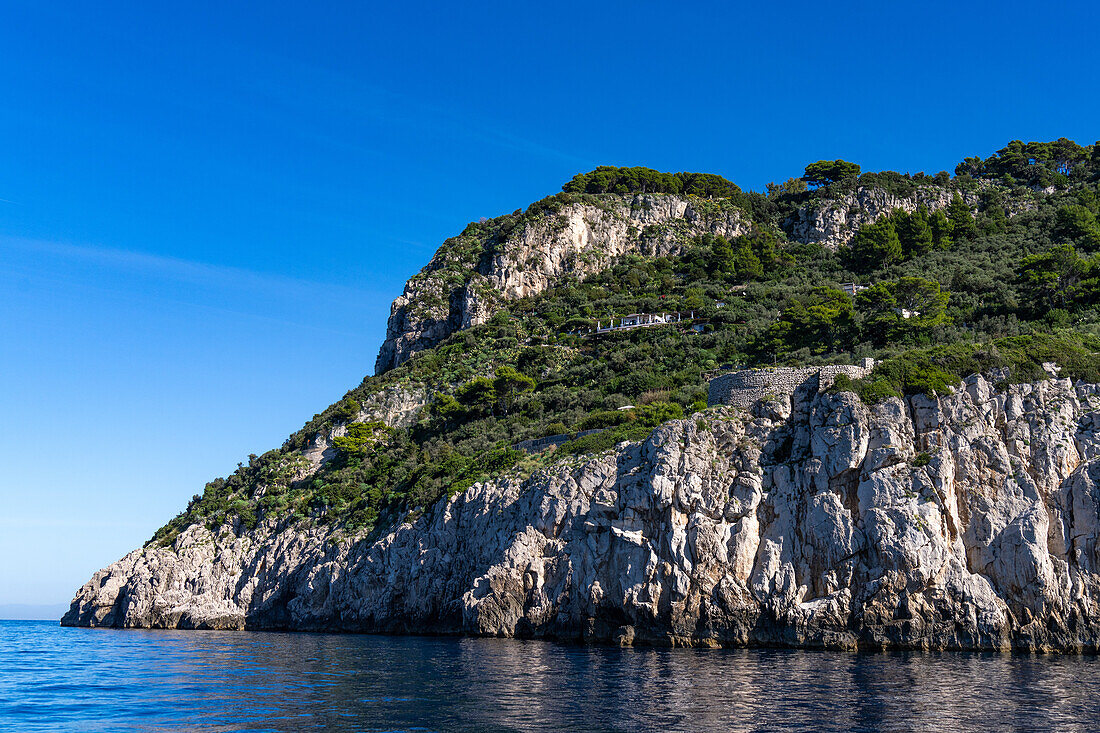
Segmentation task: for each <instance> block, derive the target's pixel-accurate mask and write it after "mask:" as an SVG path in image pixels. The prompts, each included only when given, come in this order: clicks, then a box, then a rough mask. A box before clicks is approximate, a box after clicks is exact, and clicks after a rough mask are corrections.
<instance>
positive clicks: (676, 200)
mask: <svg viewBox="0 0 1100 733" xmlns="http://www.w3.org/2000/svg"><path fill="white" fill-rule="evenodd" d="M748 231H749V225H748V219H747V217H746V216H745V215H744V214H743V213H742V212H741V211H740V210H739V209H737V208H736V207H734V206H733V205H732V204H731V203H730V202H728V201H726V200H712V199H701V198H698V197H680V196H672V195H663V194H641V195H637V196H633V197H620V196H604V197H601V198H600V199H599V200H598V204H597V203H570V204H565V205H563V206H562V207H561V208H560V209H559V210H558V211H557V212H556V213H543V214H539V215H533V216H529V217H525V218H524V221H523V222H522V223H521V224H520V225H519V226H517V227H515V228H514V229H513V230H511V232H509V233H508V234H507V235H505V236H504V237H503V239H501V240H500V241H494V240H488V241H481V240H477V239H476V237H474V236H473V235H470V236H467V235H464V236H463V237H459V238H456V239H454V240H448V242H447V243H446V244H445V245H444V246H443V247H441V248H440V250H439V251H438V252H436V254H435V256H434V257H433V258H432V261H431V262H429V263H428V265H427V266H426V267H425V268H424V269H423V270H421V271H420V272H419V273H418V274H417V275H415V276H414V277H413V278H411V279H410V280H409V282H408V283H406V285H405V290H404V292H403V293H402V294H401V296H400V297H398V298H397V299H396V300H394V302H393V305H392V307H391V309H390V318H389V322H388V323H387V326H386V340H385V342H384V343H383V344H382V348H381V349H380V351H379V354H378V360H377V362H376V364H375V373H376V374H381V373H382V372H385V371H386V370H388V369H391V368H393V367H395V366H397V365H399V364H402V363H404V362H405V361H407V360H408V359H409V357H411V356H412V355H413V354H415V353H417V352H418V351H422V350H424V349H427V348H431V347H432V346H434V345H435V344H437V343H439V342H440V341H442V340H443V339H445V338H446V337H447V336H449V335H450V334H452V333H454V332H455V331H458V330H459V329H462V328H468V327H470V326H474V325H477V324H480V323H484V322H485V321H487V320H488V319H489V318H490V317H491V316H492V315H493V313H495V312H496V310H497V309H498V305H499V303H500V302H501V301H507V300H514V299H517V298H523V297H526V296H530V295H535V294H537V293H540V292H542V291H543V290H545V289H547V288H548V287H550V286H551V285H553V284H554V283H556V282H558V280H559V279H560V278H561V277H563V276H565V275H577V276H583V275H587V274H592V273H596V272H599V271H601V270H604V269H606V268H607V267H608V266H609V265H611V264H613V263H614V262H615V261H616V260H618V259H620V258H622V257H623V256H625V255H628V254H638V255H644V256H649V257H658V256H663V255H668V254H675V253H677V252H679V251H680V249H681V247H682V246H683V244H684V243H685V242H686V241H688V240H689V239H690V238H691V237H693V236H695V235H698V234H702V233H707V232H709V233H714V234H721V235H723V236H726V237H734V236H739V235H741V234H744V233H746V232H748Z"/></svg>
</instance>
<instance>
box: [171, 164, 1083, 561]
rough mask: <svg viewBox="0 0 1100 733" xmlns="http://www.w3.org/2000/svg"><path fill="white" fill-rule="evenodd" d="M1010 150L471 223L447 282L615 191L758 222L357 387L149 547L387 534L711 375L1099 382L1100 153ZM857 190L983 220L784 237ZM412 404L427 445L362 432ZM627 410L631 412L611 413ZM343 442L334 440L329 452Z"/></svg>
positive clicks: (686, 402)
mask: <svg viewBox="0 0 1100 733" xmlns="http://www.w3.org/2000/svg"><path fill="white" fill-rule="evenodd" d="M1017 148H1018V146H1014V145H1010V146H1009V147H1008V148H1006V149H1005V150H1004V151H999V152H998V154H997V155H996V156H994V159H991V160H989V161H980V160H979V161H977V163H974V164H970V163H968V164H967V166H964V167H965V168H966V170H964V171H962V173H961V175H960V177H959V178H957V179H955V180H950V178H949V177H948V176H947V175H946V174H937V175H936V176H935V177H929V176H924V175H923V174H917V175H914V176H909V175H902V174H898V173H892V172H885V173H863V174H862V175H860V176H859V177H858V178H855V172H856V171H855V170H854V169H853V168H845V169H842V168H837V169H836V170H832V171H829V170H824V169H822V170H816V169H815V170H814V171H810V172H809V173H811V174H812V175H813V176H814V181H815V183H818V182H820V183H821V185H820V186H819V187H818V188H817V189H816V190H813V191H809V190H806V185H805V183H806V182H805V181H800V180H797V179H795V180H792V181H788V182H787V183H786V184H784V185H783V186H773V187H771V188H770V193H769V195H768V196H762V195H760V194H753V193H744V192H740V191H739V190H738V189H737V188H736V186H733V184H730V183H729V182H728V181H725V180H724V179H721V178H719V177H717V176H698V175H696V174H665V173H658V172H656V171H651V170H649V169H640V168H639V169H634V168H631V169H619V168H601V169H597V170H596V171H593V172H591V173H588V174H584V175H582V176H578V177H576V178H575V179H574V180H573V181H571V182H570V183H568V184H566V186H565V192H563V193H561V194H557V195H556V196H553V197H550V198H548V199H544V200H543V201H541V202H536V203H535V204H532V206H531V207H529V208H528V210H527V211H526V212H516V213H514V214H511V215H508V216H506V217H498V218H497V219H493V220H488V221H485V222H479V223H477V224H471V225H470V227H468V228H467V230H466V231H465V232H464V233H463V234H462V235H460V236H459V237H456V238H454V239H452V240H448V243H446V244H445V248H446V252H447V253H448V257H449V258H450V259H449V260H448V261H449V262H453V263H454V267H455V268H456V269H455V270H454V273H453V274H454V277H455V278H456V280H455V282H456V283H458V282H459V281H460V280H461V278H462V277H465V275H466V274H468V272H467V271H468V269H469V268H471V267H479V266H481V264H483V260H484V258H485V257H486V256H488V254H491V253H492V251H493V247H494V246H495V245H494V243H495V242H498V241H500V238H502V237H504V236H507V234H508V233H509V232H511V231H513V230H514V229H515V228H516V227H519V226H521V225H522V224H523V222H524V221H525V220H526V219H528V218H530V217H533V216H540V215H542V214H544V213H547V212H551V211H553V210H554V209H555V207H560V206H562V205H564V204H565V203H568V202H570V201H584V202H586V203H590V204H592V205H596V206H607V205H609V204H608V201H609V200H610V199H609V193H613V192H616V191H622V192H626V193H641V192H670V193H694V194H698V195H700V196H717V197H721V198H720V199H717V200H709V201H704V200H700V201H699V202H698V205H699V207H700V211H703V212H704V213H705V211H720V210H722V208H723V207H729V206H736V207H738V208H739V209H742V210H744V211H746V212H748V213H749V214H750V216H751V218H752V222H753V226H752V229H751V230H750V231H749V232H748V233H747V234H746V235H744V236H741V237H736V238H732V239H727V238H723V237H720V236H713V235H707V236H701V237H695V238H690V239H689V238H687V237H686V236H684V235H678V233H677V232H675V231H671V230H670V231H668V232H663V233H662V236H666V235H667V236H672V237H673V239H674V242H675V245H676V247H678V249H675V248H674V249H673V250H672V254H670V255H668V256H664V257H640V256H629V257H625V258H623V259H622V260H620V261H617V262H616V263H614V264H613V265H612V266H611V267H609V268H608V269H606V270H605V271H603V272H601V273H598V274H595V275H592V276H590V277H588V278H586V279H584V280H578V279H576V278H570V277H563V278H562V279H561V280H560V281H559V282H558V283H556V285H555V286H554V287H552V288H550V289H548V290H546V291H544V292H542V293H540V294H539V295H537V296H535V297H530V298H524V299H520V300H516V301H509V302H508V303H507V305H508V310H507V311H499V312H497V313H496V315H494V316H493V317H492V318H491V319H490V320H489V322H487V323H483V324H481V325H479V326H475V327H472V328H469V329H465V330H463V331H460V332H458V333H455V334H453V335H452V336H450V337H449V338H447V339H446V340H444V341H443V342H442V343H440V344H437V345H436V346H435V347H434V348H432V349H429V350H426V351H424V352H421V353H419V354H417V355H416V356H414V357H413V358H412V359H410V360H409V361H408V362H406V363H405V364H403V365H402V366H400V367H397V368H395V369H392V370H390V371H389V372H387V373H386V374H384V375H382V376H381V377H373V378H369V379H367V380H364V383H363V384H362V385H361V386H360V387H359V388H357V389H354V390H352V391H351V392H349V393H348V395H346V396H345V398H343V399H341V400H340V401H338V402H336V403H335V404H333V405H332V406H331V407H329V408H328V409H327V410H325V411H323V412H322V413H320V414H318V415H316V416H314V419H313V420H311V421H310V422H309V423H308V424H307V425H306V426H305V427H304V428H303V429H302V430H301V431H299V432H298V433H296V434H295V435H293V436H291V437H290V438H289V439H288V441H287V442H286V444H285V445H284V447H283V449H282V450H281V451H272V452H271V453H269V454H265V455H264V456H262V457H259V458H256V457H252V458H251V459H250V461H249V464H248V465H247V466H240V467H239V468H238V470H237V471H236V472H235V473H233V474H232V475H231V476H229V477H228V478H225V479H217V480H216V481H213V482H211V483H210V484H208V485H207V488H206V491H205V493H204V494H203V495H202V496H201V497H195V499H194V500H193V501H192V502H191V504H190V505H189V506H188V508H187V510H186V511H185V512H183V513H182V514H181V515H180V516H179V517H177V518H175V519H173V520H172V521H171V522H169V524H168V525H167V526H166V527H164V528H162V529H161V530H160V531H158V533H157V535H156V539H157V540H158V541H161V542H165V543H167V542H171V541H172V539H173V538H174V537H175V536H176V534H177V533H178V532H179V531H181V530H182V529H183V528H185V527H187V526H188V525H190V524H193V523H195V522H202V523H205V524H207V525H208V526H212V527H215V526H219V525H222V524H224V523H226V522H229V523H231V524H232V526H234V527H237V528H247V527H249V526H251V525H253V524H254V523H255V522H258V521H261V520H263V519H264V518H268V517H288V518H292V519H300V518H304V517H311V518H313V519H314V520H316V521H328V522H333V523H336V524H338V525H341V526H344V527H346V528H348V529H349V530H355V529H358V528H363V527H373V526H376V525H382V524H385V523H387V522H390V521H393V520H395V519H397V518H400V517H402V516H405V515H406V513H407V512H409V511H412V510H416V509H417V508H418V507H425V506H428V505H430V504H431V503H432V502H434V501H436V500H438V499H439V498H440V497H443V496H446V495H448V494H452V493H454V492H457V491H461V490H463V489H464V488H465V487H467V486H469V485H471V484H472V483H474V482H475V481H478V480H481V479H484V478H487V477H491V476H494V475H498V474H500V473H501V472H504V471H510V470H527V469H528V468H529V467H530V463H529V462H530V461H536V460H537V461H542V460H551V458H550V457H548V456H542V457H537V458H530V457H524V456H522V454H520V453H518V452H516V451H515V450H513V449H512V448H511V446H512V445H514V444H515V443H517V442H518V441H521V440H527V439H532V438H539V437H543V436H546V435H551V434H563V433H568V432H570V431H579V430H585V429H602V432H600V433H598V434H595V435H590V436H584V437H581V438H578V439H576V440H573V441H570V442H569V443H567V444H566V445H564V446H562V447H561V448H560V449H559V451H558V452H559V454H560V453H564V454H571V453H587V452H593V451H599V450H604V449H606V448H609V447H612V446H614V445H615V444H616V443H618V442H620V441H622V440H635V439H640V438H643V437H645V435H647V434H648V433H649V431H650V430H651V429H652V427H653V426H655V425H658V424H660V423H662V422H665V421H667V420H670V419H674V418H678V417H681V416H683V415H685V414H690V413H691V412H692V411H693V410H697V409H701V408H702V407H705V405H706V382H705V375H706V374H707V373H708V372H710V371H712V370H716V369H718V368H719V366H721V365H730V366H733V365H739V366H754V365H760V364H776V363H785V364H793V365H802V364H825V363H851V362H852V361H854V360H856V359H858V358H861V357H864V356H874V357H876V358H878V359H880V360H881V364H880V365H879V366H878V367H877V368H876V369H875V371H874V372H873V373H872V375H870V376H869V377H868V378H867V379H864V380H859V381H857V382H851V380H845V379H844V378H843V377H842V378H840V379H838V382H837V386H838V388H851V389H855V390H857V391H858V392H859V393H860V395H861V396H863V397H864V399H866V400H868V401H876V400H879V399H882V398H884V397H887V396H890V395H896V394H902V393H906V392H928V393H939V392H942V391H944V390H947V389H949V388H950V387H951V386H953V385H955V384H957V382H958V379H959V378H960V377H962V376H965V375H966V374H969V373H971V372H974V371H985V370H988V369H992V368H1002V367H1007V368H1009V369H1010V371H1011V374H1012V378H1013V379H1016V380H1027V379H1035V378H1042V377H1043V372H1042V368H1041V365H1042V363H1043V362H1044V361H1054V362H1057V363H1058V364H1060V365H1062V366H1063V367H1064V369H1065V371H1064V372H1063V373H1064V374H1067V375H1070V376H1077V377H1082V378H1088V379H1095V380H1097V381H1100V373H1098V372H1097V367H1096V363H1095V357H1094V356H1093V353H1094V352H1097V351H1100V343H1097V342H1096V339H1095V338H1093V337H1092V336H1082V335H1079V334H1080V333H1086V332H1096V333H1100V264H1098V258H1100V254H1098V253H1100V224H1098V223H1097V215H1098V214H1100V209H1098V200H1100V190H1098V186H1097V182H1096V180H1095V175H1096V171H1097V170H1100V167H1098V161H1097V158H1096V149H1095V148H1093V147H1090V148H1087V149H1086V148H1081V149H1080V150H1077V151H1076V152H1075V149H1074V148H1072V147H1069V146H1067V145H1065V144H1062V143H1059V145H1055V144H1050V147H1049V148H1028V147H1027V146H1026V145H1025V146H1024V148H1023V150H1022V152H1023V153H1026V154H1028V155H1029V156H1030V157H1029V159H1028V160H1027V161H1022V159H1021V158H1020V157H1019V156H1018V155H1017V153H1018V152H1020V151H1019V150H1017ZM1081 150H1087V152H1088V156H1087V157H1086V158H1082V157H1081ZM841 162H842V161H841ZM826 163H828V161H827V162H826ZM832 163H836V161H832ZM819 167H820V166H819ZM826 167H827V166H826ZM1036 167H1041V168H1043V170H1045V171H1047V173H1049V174H1050V175H1054V174H1055V173H1057V174H1059V175H1062V176H1064V177H1065V179H1066V181H1067V183H1065V184H1064V185H1063V188H1062V189H1061V190H1059V191H1056V192H1055V193H1046V194H1036V193H1034V192H1033V191H1032V190H1030V189H1028V188H1024V187H1022V186H1020V185H1018V183H1019V181H1023V180H1025V179H1026V180H1032V179H1034V180H1036V181H1041V180H1042V175H1041V173H1042V172H1041V171H1038V172H1037V171H1036V170H1033V169H1034V168H1036ZM819 174H820V175H819ZM975 176H978V177H982V178H985V179H987V180H985V181H982V182H978V181H975V180H974V177H975ZM1008 178H1012V179H1013V181H1012V182H1011V183H1009V182H1007V179H1008ZM834 179H836V180H835V181H834ZM857 185H861V186H862V185H867V186H876V187H879V188H882V189H883V190H888V191H890V192H892V193H895V194H897V195H909V194H910V193H912V192H913V191H915V190H916V187H917V186H918V185H919V186H925V185H932V186H942V187H944V188H945V189H949V190H952V191H953V192H961V193H962V194H963V195H965V196H966V201H969V202H971V203H972V204H974V205H975V207H976V209H977V211H976V215H975V212H973V211H972V210H971V208H970V204H968V203H966V201H964V199H963V195H955V196H954V198H953V199H952V201H951V203H950V205H949V206H948V207H947V208H946V210H945V211H944V212H942V213H940V212H931V211H929V210H927V209H918V210H916V211H915V212H912V213H906V212H900V211H898V212H894V213H892V214H890V215H889V216H887V217H885V218H883V219H881V220H880V221H879V222H877V223H874V224H871V225H867V226H864V227H863V229H862V230H861V231H860V232H859V233H857V235H856V237H855V238H854V239H853V240H852V244H851V246H850V247H849V248H846V249H845V250H843V251H841V252H840V253H834V252H830V251H829V250H827V249H825V248H823V247H822V246H820V245H818V244H799V243H796V242H791V241H788V240H787V238H786V237H785V236H784V235H783V234H782V232H781V229H780V228H779V224H780V223H781V222H782V221H784V219H785V217H787V216H789V215H790V213H791V212H792V211H794V210H795V208H796V207H798V206H802V205H804V204H805V203H806V202H807V201H810V200H811V199H818V200H821V201H822V202H826V201H827V200H828V198H829V197H830V196H833V197H835V196H836V195H838V193H839V192H842V191H843V190H845V189H846V187H849V188H850V187H853V186H857ZM707 207H710V209H707ZM677 236H679V239H676V237H677ZM462 268H466V269H462ZM848 282H860V283H862V284H863V285H865V286H868V287H867V289H865V290H862V292H859V293H858V294H857V295H856V296H855V297H852V296H850V295H848V294H847V293H845V292H844V291H843V290H842V289H841V284H842V283H848ZM639 312H641V313H675V312H681V313H682V314H683V317H684V320H683V321H682V322H680V323H676V324H670V325H663V326H657V327H653V328H642V329H637V330H632V331H623V332H616V333H610V334H601V335H599V336H593V335H588V331H589V330H590V329H591V327H592V326H593V325H594V324H595V323H596V322H597V321H599V320H602V321H603V322H604V323H606V322H607V319H608V318H609V317H611V316H622V315H625V314H628V313H639ZM692 317H693V319H692ZM1070 326H1072V327H1073V328H1074V329H1075V331H1076V332H1077V334H1076V335H1075V333H1074V332H1070V331H1067V330H1065V329H1066V328H1067V327H1070ZM693 327H695V328H693ZM401 384H408V385H411V386H412V387H414V388H415V389H416V390H420V391H423V392H425V393H426V394H430V395H432V397H431V398H430V400H429V403H430V404H429V407H428V409H426V410H424V411H423V412H422V413H421V414H420V418H419V420H418V422H417V423H416V424H414V425H412V426H409V427H405V428H390V427H387V426H385V425H383V424H382V423H379V422H371V421H369V418H368V417H360V416H361V415H363V414H364V412H365V411H367V412H369V407H368V408H364V406H365V405H366V406H369V405H371V404H374V403H373V402H372V400H371V397H372V395H373V393H374V392H376V391H378V390H380V389H382V388H383V387H385V386H390V385H401ZM625 405H636V407H634V408H631V409H629V410H619V409H618V408H621V407H623V406H625ZM359 420H362V422H357V421H359ZM339 426H342V427H343V431H342V432H343V434H342V435H340V436H338V437H333V435H332V433H331V431H332V429H333V428H334V427H339ZM338 432H340V431H338ZM318 435H320V436H321V438H322V439H323V440H327V441H329V444H330V445H331V449H332V450H330V451H329V452H328V453H326V456H331V455H332V453H333V451H334V452H335V457H334V458H333V459H332V460H328V461H327V462H326V463H325V464H324V465H323V466H322V467H321V468H320V469H319V470H317V471H316V472H315V473H313V474H311V475H310V477H309V479H308V480H298V479H297V477H298V476H303V475H306V473H307V471H306V470H305V466H304V459H303V458H301V456H300V453H301V452H302V451H303V450H304V449H306V448H307V447H312V448H318V447H322V446H320V445H319V444H318V443H317V442H315V441H316V439H317V436H318ZM315 455H316V454H314V456H315Z"/></svg>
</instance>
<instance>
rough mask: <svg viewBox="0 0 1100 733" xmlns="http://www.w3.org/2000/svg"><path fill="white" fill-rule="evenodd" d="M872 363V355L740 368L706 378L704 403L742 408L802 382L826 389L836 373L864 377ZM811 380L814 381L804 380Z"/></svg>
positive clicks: (788, 393)
mask: <svg viewBox="0 0 1100 733" xmlns="http://www.w3.org/2000/svg"><path fill="white" fill-rule="evenodd" d="M874 366H875V361H874V359H864V360H863V362H862V363H861V364H859V365H855V364H837V365H833V366H822V367H801V368H797V367H775V368H771V369H742V370H741V371H737V372H731V373H729V374H723V375H722V376H719V377H715V378H714V379H712V380H710V387H709V389H708V393H707V406H708V407H713V406H714V405H732V406H734V407H737V408H740V409H742V410H749V409H751V408H752V406H753V405H754V404H756V403H757V402H758V401H760V400H762V399H776V398H778V397H781V396H786V397H790V396H791V395H793V394H794V393H795V390H797V389H798V388H799V387H802V386H804V385H805V386H807V387H812V388H813V389H814V390H815V391H820V390H823V389H828V388H829V387H831V386H833V383H834V382H836V377H837V375H838V374H847V375H848V376H849V377H851V378H852V379H859V378H861V377H865V376H867V375H868V374H869V373H870V372H871V370H872V369H874ZM811 380H814V381H815V382H816V384H808V383H809V382H810V381H811Z"/></svg>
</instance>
